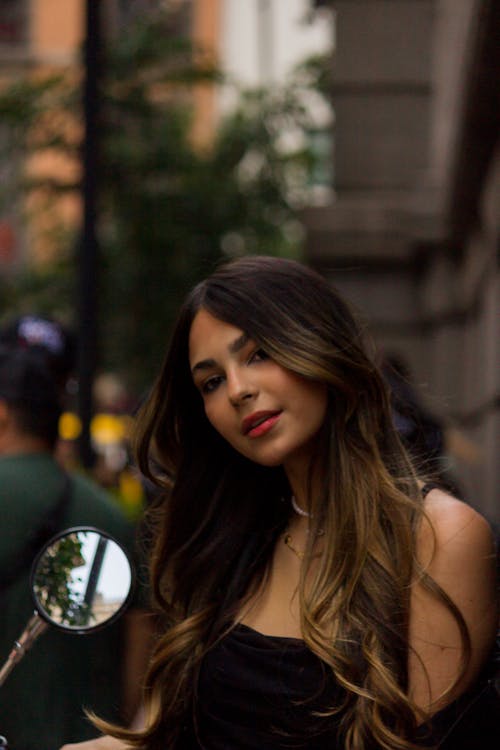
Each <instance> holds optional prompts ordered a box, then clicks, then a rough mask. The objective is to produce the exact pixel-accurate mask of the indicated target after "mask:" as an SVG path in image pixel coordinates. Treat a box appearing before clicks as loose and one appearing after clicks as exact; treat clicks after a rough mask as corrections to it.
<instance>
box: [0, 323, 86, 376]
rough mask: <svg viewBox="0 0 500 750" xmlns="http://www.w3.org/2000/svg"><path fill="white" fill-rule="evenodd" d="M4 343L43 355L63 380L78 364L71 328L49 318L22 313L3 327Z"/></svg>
mask: <svg viewBox="0 0 500 750" xmlns="http://www.w3.org/2000/svg"><path fill="white" fill-rule="evenodd" d="M0 345H2V346H8V347H11V348H19V349H32V350H34V351H37V352H39V353H40V354H43V355H44V356H45V357H46V359H47V365H48V367H49V368H50V369H51V371H52V373H53V374H54V376H55V377H56V378H57V380H58V381H59V382H61V381H63V382H64V381H65V380H66V379H67V378H68V377H69V375H70V373H71V371H72V369H73V368H74V365H75V362H74V360H75V339H74V336H73V334H72V333H71V332H70V330H69V329H68V328H66V327H65V326H64V325H62V324H61V323H59V322H58V321H57V320H53V319H52V318H49V317H43V316H40V315H21V316H20V317H18V318H14V319H12V320H11V321H10V322H9V323H7V324H5V325H4V326H3V327H2V328H0Z"/></svg>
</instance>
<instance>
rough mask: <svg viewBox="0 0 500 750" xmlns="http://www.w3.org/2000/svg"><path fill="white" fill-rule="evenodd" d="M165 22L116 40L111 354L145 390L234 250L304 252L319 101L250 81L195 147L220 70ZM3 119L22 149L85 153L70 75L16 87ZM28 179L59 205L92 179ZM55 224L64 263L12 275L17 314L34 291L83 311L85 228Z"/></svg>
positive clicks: (104, 129) (108, 138) (104, 157)
mask: <svg viewBox="0 0 500 750" xmlns="http://www.w3.org/2000/svg"><path fill="white" fill-rule="evenodd" d="M165 24H166V21H165V19H164V18H163V17H162V16H161V15H160V16H158V15H156V16H154V17H147V18H142V19H139V20H138V21H137V22H136V23H135V25H134V27H133V28H130V29H128V31H127V33H125V34H121V35H120V37H119V38H118V39H117V41H116V42H115V43H113V44H112V45H109V49H108V51H107V55H106V65H105V75H104V78H103V81H102V85H101V136H100V144H101V145H100V148H101V181H100V196H99V197H100V211H99V238H100V246H101V262H100V266H99V274H98V279H99V294H98V299H99V319H100V337H101V347H100V352H101V355H100V356H101V366H102V367H107V368H113V369H117V370H118V371H120V372H121V373H122V374H125V375H126V376H128V379H129V381H130V382H132V383H133V384H134V385H135V386H137V387H139V388H142V387H144V386H145V385H147V383H148V382H149V380H150V377H151V375H152V373H154V371H155V370H156V368H157V366H158V364H159V359H160V356H161V352H162V351H163V350H164V348H165V342H166V340H167V338H168V335H169V328H170V325H171V323H172V320H173V316H174V314H175V311H176V310H177V309H178V305H179V302H180V300H181V299H182V297H183V296H184V294H185V292H186V291H187V289H188V288H189V287H191V286H192V284H193V283H195V282H196V281H197V280H198V279H199V278H200V277H202V276H203V275H205V274H206V273H207V272H209V271H210V270H211V269H212V268H213V267H214V265H215V264H216V263H217V262H218V261H219V260H220V259H221V258H222V257H223V256H225V255H238V254H242V253H259V252H261V253H266V254H286V255H290V254H291V255H296V254H297V253H298V252H299V251H300V233H299V232H297V224H298V222H297V208H298V205H299V203H300V197H301V190H302V189H303V186H304V185H305V184H306V183H307V175H308V174H309V171H310V169H311V167H312V162H311V155H310V153H309V151H308V149H307V146H306V145H305V140H304V137H303V134H304V133H305V132H306V130H307V126H308V113H307V111H306V108H305V107H303V106H302V105H301V103H300V102H301V98H300V92H298V90H297V87H296V86H294V85H293V84H291V85H289V86H287V87H284V88H282V89H279V90H275V91H264V90H262V91H253V92H246V93H241V95H240V97H239V101H238V105H237V107H236V108H235V111H234V112H233V113H232V114H231V115H230V116H229V117H227V118H226V119H225V120H224V121H223V122H222V123H221V125H220V127H219V129H218V131H217V133H216V135H215V140H214V143H213V145H212V146H211V147H210V148H209V149H206V150H203V151H200V149H196V148H195V147H193V144H192V142H191V139H190V133H191V116H192V112H191V109H190V97H189V92H190V89H191V87H192V86H193V85H194V84H198V85H199V84H200V82H203V81H205V82H206V81H209V80H210V81H212V82H217V81H218V80H220V75H219V73H218V72H217V71H216V70H215V69H214V68H213V66H211V65H210V63H209V62H207V61H206V60H204V59H203V57H201V56H200V55H197V54H194V52H193V49H192V48H191V46H190V44H188V43H187V42H186V41H185V40H183V39H179V38H177V37H176V36H173V35H172V34H169V33H166V26H165ZM167 31H168V29H167ZM69 113H70V114H71V116H72V117H73V118H74V122H73V127H70V126H69V125H68V114H69ZM75 115H76V118H75ZM0 118H2V122H3V123H4V129H6V131H7V132H6V137H5V139H4V143H5V144H6V145H7V148H8V150H9V152H10V155H11V156H12V154H13V153H14V152H15V154H16V155H18V156H20V155H21V154H22V153H23V152H24V153H30V154H32V153H33V152H36V151H39V150H43V149H51V150H52V151H53V152H54V151H56V152H62V153H65V154H66V155H67V157H68V158H72V159H75V158H78V153H79V152H78V149H79V138H80V136H81V132H80V126H79V125H78V122H79V81H75V80H74V79H71V78H70V76H69V75H67V76H61V77H57V78H56V77H51V78H46V79H44V80H41V81H40V80H35V81H34V80H27V81H23V82H21V83H20V84H17V85H16V86H14V87H10V88H8V89H5V90H4V91H3V93H2V94H1V95H0ZM284 134H288V135H289V139H288V143H286V142H285V140H286V139H285V138H284ZM3 158H6V157H5V155H4V157H3ZM16 187H17V188H18V189H19V190H21V189H22V190H24V191H25V192H28V193H29V192H31V193H33V191H37V194H38V195H39V196H40V195H42V196H43V197H44V200H45V204H44V205H48V204H49V203H50V201H51V200H53V199H54V198H55V197H57V195H60V194H62V193H64V192H68V191H74V190H77V189H78V187H79V186H78V184H74V183H72V182H71V181H70V180H68V179H66V181H65V180H61V179H57V176H56V177H54V176H53V175H51V176H50V179H49V178H47V177H42V178H40V177H37V178H36V179H33V178H32V179H30V180H29V181H28V180H27V179H25V178H24V179H20V180H18V183H17V186H16ZM50 231H52V233H53V236H52V237H51V241H52V243H53V244H54V246H55V247H57V253H56V255H57V258H58V261H57V264H52V265H49V266H45V267H44V268H43V269H37V270H35V271H33V270H32V271H30V272H29V273H28V274H26V275H25V276H24V277H23V278H19V277H18V278H17V279H16V283H17V292H16V291H15V290H14V289H13V287H12V285H11V286H9V285H7V287H8V288H6V289H5V294H6V297H5V298H6V299H8V301H9V310H8V311H9V312H10V311H11V310H10V308H11V307H12V306H14V307H17V308H20V307H24V309H26V307H27V302H28V303H29V306H30V308H31V310H33V309H34V308H36V309H37V311H39V310H40V308H43V311H44V312H53V313H54V312H55V313H58V314H63V315H64V308H66V315H65V317H70V316H71V311H72V301H73V300H74V294H73V291H72V290H73V286H74V276H75V263H74V248H75V246H76V237H75V236H71V233H68V230H67V228H66V227H62V226H59V227H57V226H56V227H51V230H50ZM4 283H5V282H4ZM25 295H26V296H25ZM0 304H1V303H0ZM51 306H52V309H50V308H51ZM5 312H7V309H6V308H4V309H3V310H2V309H1V308H0V315H1V314H2V313H4V314H5Z"/></svg>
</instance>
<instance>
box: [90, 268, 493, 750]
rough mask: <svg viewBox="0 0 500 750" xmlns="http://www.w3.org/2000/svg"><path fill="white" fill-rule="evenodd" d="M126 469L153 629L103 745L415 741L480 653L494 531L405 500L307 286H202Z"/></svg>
mask: <svg viewBox="0 0 500 750" xmlns="http://www.w3.org/2000/svg"><path fill="white" fill-rule="evenodd" d="M137 455H138V462H139V466H140V468H141V470H142V471H143V473H144V474H145V475H146V477H148V478H150V479H154V481H155V482H156V483H161V484H162V485H163V487H164V488H165V500H164V501H163V503H162V504H161V506H160V507H159V516H158V526H157V536H156V543H155V547H154V551H153V555H152V585H153V591H154V596H155V599H156V601H157V604H158V606H159V609H160V611H161V612H162V613H163V615H164V618H165V631H164V633H163V635H162V636H161V638H160V639H159V641H158V644H157V648H156V652H155V655H154V658H153V661H152V664H151V668H150V671H149V676H148V680H147V689H146V693H145V724H144V727H145V728H144V729H142V730H140V731H136V732H133V731H127V730H120V729H117V728H116V727H115V728H113V727H110V726H108V725H106V724H104V723H103V722H97V723H98V726H99V727H100V728H101V729H103V730H104V731H106V732H108V734H112V735H113V738H110V737H109V736H105V737H103V738H101V739H100V740H98V743H100V744H101V745H102V746H103V748H105V747H107V746H108V745H109V747H110V748H111V747H114V746H115V744H116V745H117V746H118V743H119V742H125V743H126V744H131V745H135V746H136V747H140V748H147V750H156V749H158V750H160V748H161V750H164V749H165V748H182V749H183V750H184V749H186V750H187V749H188V748H208V749H210V750H220V749H221V748H249V749H250V748H260V749H262V748H265V749H266V750H274V749H275V748H298V747H307V748H314V749H317V750H319V749H320V748H321V749H322V748H347V749H348V750H368V749H370V750H371V749H372V748H385V749H387V750H396V748H397V749H401V750H403V749H404V750H409V749H410V748H413V747H418V746H421V745H419V744H418V742H422V743H424V744H425V743H427V745H429V744H432V742H433V741H434V737H433V735H432V732H433V731H435V729H433V727H432V724H429V722H428V719H429V717H430V716H431V715H433V714H436V712H438V711H439V710H440V709H442V708H443V707H444V706H447V705H451V706H455V705H457V699H458V700H462V698H461V696H467V695H468V694H469V691H470V690H471V689H472V688H473V686H475V685H476V684H477V681H478V678H479V675H480V673H481V670H482V669H483V667H484V664H485V662H486V660H487V657H488V654H489V653H490V651H491V649H492V645H493V641H494V636H495V629H496V621H497V614H496V608H495V583H494V578H495V565H494V550H493V543H492V536H491V532H490V529H489V527H488V525H487V523H486V522H485V521H484V519H483V518H482V517H481V516H480V515H478V514H477V513H476V512H475V511H474V510H472V508H470V507H468V506H466V505H465V504H463V503H461V502H459V501H458V500H455V499H454V498H452V497H450V496H448V495H447V494H445V493H444V492H442V491H440V490H439V489H436V488H432V489H431V488H429V487H426V488H423V485H422V481H421V480H420V478H419V477H418V476H417V475H416V473H415V471H414V469H413V467H412V465H411V463H410V461H409V459H408V457H407V455H406V453H405V451H404V449H403V448H402V446H401V444H400V442H399V440H398V437H397V434H396V432H395V430H394V428H393V425H392V422H391V417H390V407H389V403H388V395H387V393H386V389H385V387H384V384H383V381H382V379H381V376H380V373H379V372H378V370H377V368H376V367H375V365H374V364H373V361H372V360H371V358H370V356H369V355H368V354H367V351H366V348H365V345H364V343H363V341H362V334H361V331H360V329H359V327H358V325H357V324H356V322H355V321H354V319H353V316H352V314H351V312H350V310H349V309H348V307H347V305H346V304H345V302H343V301H342V299H340V298H339V296H338V295H337V294H336V293H335V292H334V291H333V290H332V289H331V287H330V286H329V284H327V282H326V281H325V280H324V279H322V278H321V277H320V276H318V275H317V274H315V273H314V272H312V271H310V270H308V269H307V268H305V267H303V266H302V265H300V264H298V263H295V262H293V261H289V260H283V259H276V258H266V257H248V258H243V259H240V260H237V261H235V262H232V263H229V264H227V265H225V266H223V267H221V268H220V269H219V270H218V271H216V272H215V273H214V274H213V275H212V276H211V277H209V278H208V279H207V280H206V281H204V282H202V283H201V284H199V285H198V286H197V287H196V288H195V289H194V290H193V291H192V293H191V294H190V295H189V297H188V298H187V300H186V302H185V304H184V306H183V308H182V310H181V313H180V317H179V320H178V323H177V326H176V329H175V331H174V334H173V338H172V342H171V345H170V348H169V351H168V353H167V356H166V360H165V363H164V366H163V369H162V372H161V374H160V376H159V378H158V380H157V382H156V385H155V387H154V389H153V391H152V394H151V396H150V398H149V400H148V402H147V403H146V405H145V406H144V409H143V412H142V416H141V419H140V422H139V431H138V438H137ZM446 711H449V708H447V709H445V712H446ZM442 715H443V714H442V712H441V714H438V716H442ZM446 731H448V730H446ZM427 745H426V746H427ZM454 747H456V746H454Z"/></svg>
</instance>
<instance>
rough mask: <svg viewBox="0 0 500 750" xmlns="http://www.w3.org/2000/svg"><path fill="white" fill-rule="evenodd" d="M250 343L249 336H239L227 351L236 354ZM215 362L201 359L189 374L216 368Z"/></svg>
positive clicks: (244, 334)
mask: <svg viewBox="0 0 500 750" xmlns="http://www.w3.org/2000/svg"><path fill="white" fill-rule="evenodd" d="M249 341H250V336H249V335H248V333H242V334H241V336H238V338H237V339H235V340H234V341H232V342H231V343H230V344H229V346H228V351H229V353H230V354H237V353H238V352H239V351H241V349H243V347H244V346H245V345H246V344H247V343H248V342H249ZM216 366H217V362H216V361H215V359H212V358H209V359H202V360H200V362H197V363H196V364H195V365H194V366H193V367H192V368H191V373H192V374H193V375H194V374H195V372H199V371H200V370H210V369H211V368H212V367H216Z"/></svg>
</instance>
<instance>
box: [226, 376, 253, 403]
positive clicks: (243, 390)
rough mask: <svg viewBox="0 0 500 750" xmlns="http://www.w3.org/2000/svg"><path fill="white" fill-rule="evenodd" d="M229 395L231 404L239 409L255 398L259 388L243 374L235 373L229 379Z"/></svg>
mask: <svg viewBox="0 0 500 750" xmlns="http://www.w3.org/2000/svg"><path fill="white" fill-rule="evenodd" d="M227 393H228V398H229V401H230V402H231V404H232V405H233V406H236V407H237V406H240V404H242V403H243V402H245V401H249V400H250V399H252V398H254V397H255V396H256V394H257V388H256V386H255V384H254V383H252V382H251V381H250V380H249V379H248V378H246V377H245V376H244V375H243V374H242V373H233V374H231V375H230V376H228V379H227Z"/></svg>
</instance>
